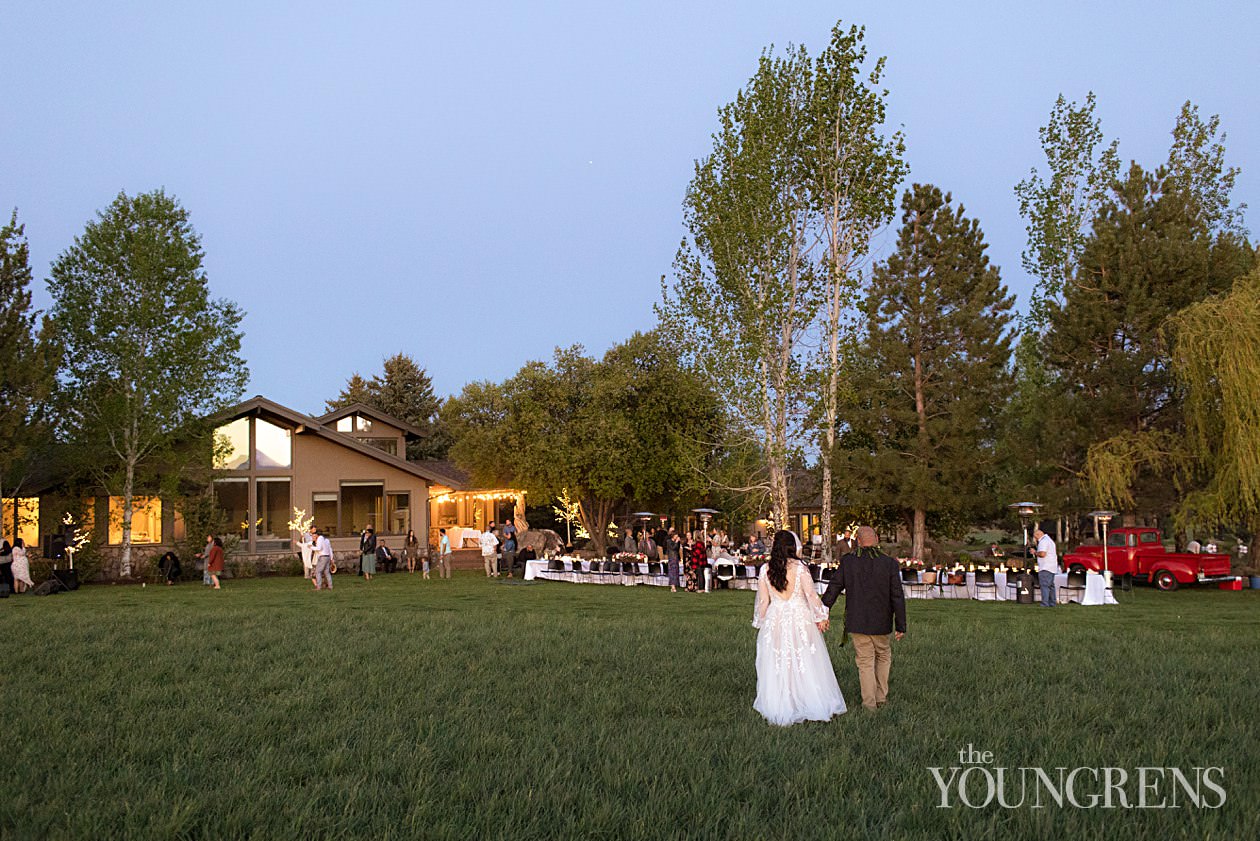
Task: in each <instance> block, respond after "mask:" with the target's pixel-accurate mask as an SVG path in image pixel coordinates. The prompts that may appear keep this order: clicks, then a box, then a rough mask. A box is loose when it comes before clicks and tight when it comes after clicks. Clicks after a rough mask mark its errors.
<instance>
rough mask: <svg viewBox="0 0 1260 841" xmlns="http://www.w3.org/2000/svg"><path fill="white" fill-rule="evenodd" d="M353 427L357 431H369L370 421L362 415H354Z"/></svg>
mask: <svg viewBox="0 0 1260 841" xmlns="http://www.w3.org/2000/svg"><path fill="white" fill-rule="evenodd" d="M354 428H355V429H356V430H357V431H359V432H371V431H372V421H371V420H370V419H368V418H365V417H363V415H355V416H354Z"/></svg>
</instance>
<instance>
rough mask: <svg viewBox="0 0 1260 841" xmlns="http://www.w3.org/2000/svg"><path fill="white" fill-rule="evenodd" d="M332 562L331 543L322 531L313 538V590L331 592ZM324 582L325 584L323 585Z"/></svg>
mask: <svg viewBox="0 0 1260 841" xmlns="http://www.w3.org/2000/svg"><path fill="white" fill-rule="evenodd" d="M332 562H333V549H332V541H330V540H329V539H328V535H326V534H324V533H323V532H322V531H321V532H317V537H316V538H315V577H314V581H315V589H316V590H331V589H332ZM324 582H327V584H325V583H324Z"/></svg>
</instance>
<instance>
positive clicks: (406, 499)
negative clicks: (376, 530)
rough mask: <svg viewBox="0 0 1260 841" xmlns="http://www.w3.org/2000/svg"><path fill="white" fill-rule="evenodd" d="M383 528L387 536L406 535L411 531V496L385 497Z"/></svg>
mask: <svg viewBox="0 0 1260 841" xmlns="http://www.w3.org/2000/svg"><path fill="white" fill-rule="evenodd" d="M385 527H386V528H387V529H389V534H406V533H407V532H408V531H410V529H411V494H410V493H391V494H386V495H385Z"/></svg>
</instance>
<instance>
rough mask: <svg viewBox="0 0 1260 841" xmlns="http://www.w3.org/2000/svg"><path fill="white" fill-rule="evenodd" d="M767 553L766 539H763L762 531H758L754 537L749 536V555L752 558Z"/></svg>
mask: <svg viewBox="0 0 1260 841" xmlns="http://www.w3.org/2000/svg"><path fill="white" fill-rule="evenodd" d="M765 554H766V544H765V541H763V540H762V539H761V532H757V533H755V534H754V535H753V536H752V537H750V538H748V556H749V557H751V558H759V557H762V556H764V555H765Z"/></svg>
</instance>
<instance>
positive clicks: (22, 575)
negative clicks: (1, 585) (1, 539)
mask: <svg viewBox="0 0 1260 841" xmlns="http://www.w3.org/2000/svg"><path fill="white" fill-rule="evenodd" d="M11 572H12V574H13V592H15V593H25V592H26V591H27V589H28V588H30V587H34V586H35V582H34V581H32V580H31V563H30V561H29V560H28V559H27V557H26V541H24V540H23V539H22V538H20V537H18V538H15V539H14V540H13V565H12V568H11Z"/></svg>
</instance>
